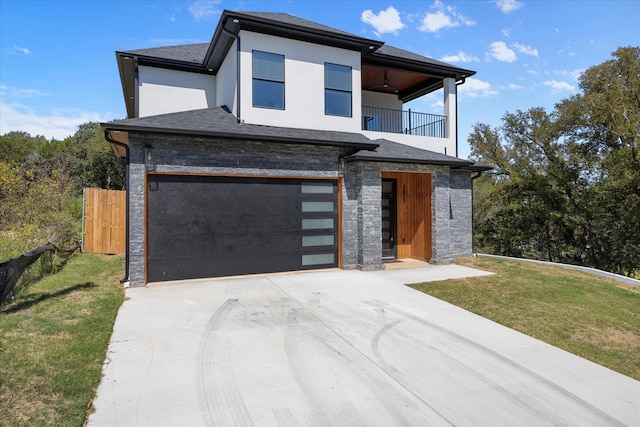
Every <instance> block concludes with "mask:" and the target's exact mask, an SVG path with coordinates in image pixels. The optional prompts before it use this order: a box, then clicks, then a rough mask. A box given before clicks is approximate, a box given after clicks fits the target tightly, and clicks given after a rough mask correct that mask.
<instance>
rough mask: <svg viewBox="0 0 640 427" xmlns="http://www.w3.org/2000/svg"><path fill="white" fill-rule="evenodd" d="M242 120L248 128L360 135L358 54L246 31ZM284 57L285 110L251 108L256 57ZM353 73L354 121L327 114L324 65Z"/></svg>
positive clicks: (242, 41)
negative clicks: (265, 54)
mask: <svg viewBox="0 0 640 427" xmlns="http://www.w3.org/2000/svg"><path fill="white" fill-rule="evenodd" d="M240 37H241V47H242V53H241V66H240V69H241V95H240V96H241V98H242V104H241V118H242V120H244V121H245V122H246V123H253V124H262V125H271V126H283V127H293V128H306V129H322V130H334V131H346V132H358V131H360V121H361V111H360V110H361V108H360V106H361V105H362V101H361V97H362V95H361V92H362V91H361V84H360V53H359V52H354V51H348V50H344V49H338V48H333V47H328V46H321V45H317V44H311V43H306V42H301V41H296V40H289V39H284V38H281V37H274V36H268V35H264V34H257V33H251V32H247V31H242V32H241V33H240ZM254 50H259V51H263V52H269V53H275V54H280V55H284V68H285V89H284V90H285V109H284V110H275V109H268V108H255V107H253V93H252V86H253V85H252V77H253V76H252V52H253V51H254ZM326 62H329V63H332V64H339V65H346V66H349V67H351V68H352V73H351V78H352V117H337V116H329V115H325V113H324V64H325V63H326Z"/></svg>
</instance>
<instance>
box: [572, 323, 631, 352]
mask: <svg viewBox="0 0 640 427" xmlns="http://www.w3.org/2000/svg"><path fill="white" fill-rule="evenodd" d="M571 340H573V341H582V342H586V343H588V344H592V345H597V346H604V347H623V348H634V347H635V348H640V335H638V334H635V333H634V332H632V331H626V330H621V329H617V328H613V327H610V326H609V327H605V328H597V327H595V326H589V327H588V328H583V329H580V330H578V331H575V332H574V333H573V334H571Z"/></svg>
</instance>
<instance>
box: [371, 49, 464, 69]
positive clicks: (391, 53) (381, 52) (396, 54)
mask: <svg viewBox="0 0 640 427" xmlns="http://www.w3.org/2000/svg"><path fill="white" fill-rule="evenodd" d="M373 56H385V57H391V58H397V59H405V60H409V61H413V62H420V63H423V64H428V65H435V66H437V67H441V68H452V69H454V68H455V69H458V67H456V66H454V65H451V64H447V63H446V62H442V61H437V60H435V59H431V58H429V57H426V56H422V55H418V54H417V53H413V52H410V51H408V50H404V49H400V48H397V47H394V46H390V45H388V44H385V45H383V46H381V47H380V48H379V49H378V50H376V51H375V52H374V53H373ZM460 70H461V71H462V69H460ZM467 71H469V73H468V74H475V72H474V71H470V70H467Z"/></svg>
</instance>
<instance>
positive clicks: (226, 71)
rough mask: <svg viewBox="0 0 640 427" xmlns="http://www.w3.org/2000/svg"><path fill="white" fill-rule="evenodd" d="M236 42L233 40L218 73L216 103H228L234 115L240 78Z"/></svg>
mask: <svg viewBox="0 0 640 427" xmlns="http://www.w3.org/2000/svg"><path fill="white" fill-rule="evenodd" d="M236 43H237V42H233V45H232V46H231V48H230V49H229V53H227V56H226V57H225V58H224V61H223V62H222V65H221V66H220V69H219V70H218V74H217V75H216V105H226V106H227V107H229V109H230V110H231V111H232V112H233V114H234V115H235V114H236V95H237V85H236V82H237V79H238V72H237V69H238V67H237V65H238V61H237V60H236V58H237V56H238V54H237V48H236Z"/></svg>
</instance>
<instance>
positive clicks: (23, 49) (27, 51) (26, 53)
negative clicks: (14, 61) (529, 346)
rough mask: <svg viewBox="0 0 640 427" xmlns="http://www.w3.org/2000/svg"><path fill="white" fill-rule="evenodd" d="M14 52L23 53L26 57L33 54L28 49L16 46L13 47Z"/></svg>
mask: <svg viewBox="0 0 640 427" xmlns="http://www.w3.org/2000/svg"><path fill="white" fill-rule="evenodd" d="M13 50H14V51H17V52H21V53H23V54H25V55H29V54H31V51H30V50H29V49H27V48H26V47H20V46H16V45H15V44H14V45H13Z"/></svg>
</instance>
